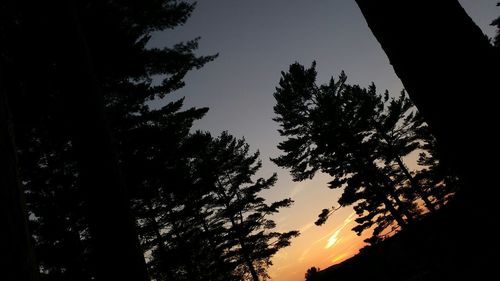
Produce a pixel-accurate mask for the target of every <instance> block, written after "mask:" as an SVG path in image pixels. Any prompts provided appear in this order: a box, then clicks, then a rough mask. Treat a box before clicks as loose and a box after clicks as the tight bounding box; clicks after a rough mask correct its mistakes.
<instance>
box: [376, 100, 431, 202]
mask: <svg viewBox="0 0 500 281" xmlns="http://www.w3.org/2000/svg"><path fill="white" fill-rule="evenodd" d="M388 96H389V93H388V92H387V91H386V93H385V102H386V103H387V102H388ZM376 122H377V125H376V129H375V138H377V142H378V143H379V149H380V151H379V152H380V156H381V158H382V159H383V161H384V164H385V165H386V167H387V170H388V171H387V172H388V173H389V174H392V178H393V180H394V181H397V182H399V184H400V185H403V186H405V185H406V186H407V187H406V189H411V190H409V192H406V195H409V196H410V199H412V198H411V197H412V196H413V195H418V197H420V198H421V199H422V200H423V201H424V204H425V206H426V208H427V209H428V210H429V211H435V207H434V204H433V203H432V202H431V198H430V196H429V194H427V193H426V192H425V191H424V190H423V188H422V187H421V186H420V184H419V183H418V181H417V180H416V179H415V177H414V175H412V173H411V171H410V170H409V169H408V167H406V165H405V163H404V161H403V157H406V156H408V155H409V154H410V153H412V152H415V151H416V150H417V149H419V148H423V145H424V144H425V141H426V140H429V139H431V138H432V136H431V135H430V132H429V130H428V128H427V126H426V124H425V123H424V121H423V119H422V118H421V117H420V114H419V113H418V112H417V111H416V108H415V106H414V105H413V103H412V102H411V100H410V99H409V98H408V97H407V95H406V93H405V92H404V91H402V92H401V94H400V96H399V97H398V98H397V99H391V100H390V102H389V105H388V106H387V108H386V110H385V112H383V113H381V114H380V116H378V117H377V121H376Z"/></svg>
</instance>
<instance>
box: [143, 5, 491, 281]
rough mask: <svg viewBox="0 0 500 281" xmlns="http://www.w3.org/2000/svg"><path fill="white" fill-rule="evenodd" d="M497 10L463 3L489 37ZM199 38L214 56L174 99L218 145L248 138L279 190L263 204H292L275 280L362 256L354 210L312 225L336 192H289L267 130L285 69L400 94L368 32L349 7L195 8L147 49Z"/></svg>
mask: <svg viewBox="0 0 500 281" xmlns="http://www.w3.org/2000/svg"><path fill="white" fill-rule="evenodd" d="M496 2H498V1H497V0H460V3H461V4H462V5H463V6H464V8H465V9H466V10H467V12H468V13H469V15H470V16H471V17H472V18H473V19H474V20H475V22H476V23H477V24H478V25H479V26H480V27H481V28H482V29H483V31H484V32H485V33H486V34H487V35H489V36H490V37H491V36H493V34H494V28H492V27H491V26H489V24H490V22H491V21H492V20H493V19H494V18H496V17H497V16H498V15H500V9H499V8H498V7H496V6H495V4H496ZM195 37H201V39H200V46H199V49H198V51H197V54H200V55H211V54H216V53H218V54H219V57H218V58H217V59H216V60H214V61H213V62H210V63H209V64H207V65H206V66H205V67H203V68H202V69H200V70H197V71H192V72H191V73H189V74H188V75H187V77H186V79H185V81H186V86H185V87H184V88H183V89H181V90H179V91H177V93H176V94H175V96H174V98H180V97H185V106H186V107H192V106H195V107H209V108H210V111H209V112H208V114H207V115H206V116H205V117H204V118H203V119H202V120H200V121H198V122H197V123H196V124H195V129H199V130H204V131H210V132H212V134H213V135H218V134H220V133H221V132H222V131H228V132H229V133H231V134H233V135H235V136H236V137H239V138H241V137H244V138H245V139H246V141H247V142H248V143H249V144H250V146H251V148H252V149H253V150H259V151H260V153H261V158H262V162H263V168H262V172H261V174H260V175H259V176H262V177H268V176H270V175H272V173H274V172H276V173H278V178H279V180H278V182H277V184H276V185H275V186H274V187H273V188H272V189H271V190H269V191H266V192H265V193H263V196H264V197H265V198H266V199H267V200H268V201H269V202H273V201H277V200H281V199H283V198H289V197H290V198H292V199H293V200H294V201H295V203H294V205H293V206H292V207H290V208H288V209H284V210H282V211H281V212H280V214H278V215H277V216H276V217H275V218H274V219H275V221H276V223H277V228H278V230H281V231H288V230H300V232H301V235H300V236H299V237H298V238H295V239H294V240H292V245H291V246H290V247H288V248H285V249H283V250H281V251H280V252H279V253H278V254H277V255H276V256H275V257H274V258H273V266H272V267H271V268H270V269H269V273H270V275H271V278H272V280H275V281H298V280H304V274H305V272H306V270H307V269H308V268H310V267H312V266H316V267H320V268H322V269H323V268H327V267H328V266H330V265H332V264H335V263H338V262H341V261H343V260H345V259H347V258H349V257H351V256H353V255H354V254H356V253H357V252H358V250H359V249H360V248H361V247H363V246H364V243H363V240H364V239H365V238H366V237H365V236H362V237H358V236H356V234H355V233H354V232H352V231H351V228H352V227H353V226H354V222H353V220H354V219H355V214H354V213H353V210H352V208H342V209H340V210H338V211H337V212H336V213H335V214H334V215H333V216H332V217H331V218H330V219H329V220H328V222H327V223H326V224H325V225H323V226H321V227H318V226H316V225H314V221H315V220H316V218H317V216H318V214H319V213H320V212H321V210H322V209H324V208H329V207H332V206H337V205H338V204H337V203H336V201H337V199H338V197H339V196H340V193H341V190H330V189H328V188H327V186H326V183H327V182H328V181H329V177H328V176H327V175H324V174H318V175H317V176H316V177H315V178H314V179H312V180H308V181H303V182H293V181H292V179H291V177H290V176H289V174H288V171H286V170H283V169H281V168H279V167H277V166H276V165H274V164H273V163H272V162H271V161H270V160H269V158H271V157H276V156H278V155H280V151H279V150H278V149H277V148H276V146H277V144H278V143H279V142H280V141H281V140H283V139H282V138H281V137H280V136H279V134H278V132H277V130H278V128H279V127H278V124H277V123H275V122H274V121H272V118H273V117H274V116H275V115H274V113H273V106H274V104H275V100H274V98H273V93H274V91H275V88H276V86H277V85H278V81H279V79H280V76H281V74H280V73H281V71H286V70H287V69H288V66H289V65H290V64H292V63H294V62H299V63H301V64H304V65H306V66H309V65H310V64H311V63H312V61H314V60H315V61H316V62H317V68H316V69H317V71H318V81H317V82H318V83H325V82H327V81H328V80H329V78H330V77H331V76H334V77H336V76H338V75H339V73H340V72H341V71H342V70H344V71H345V72H346V74H347V76H348V83H351V84H360V85H362V86H367V85H369V84H370V83H371V82H374V83H375V84H376V85H377V88H378V89H379V90H380V91H383V90H385V89H388V90H389V91H390V92H391V93H393V94H398V93H399V92H400V91H401V89H402V88H403V87H402V84H401V82H400V81H399V79H398V78H397V76H396V75H395V73H394V71H393V69H392V68H391V66H390V64H389V61H388V59H387V57H386V55H385V54H384V53H383V51H382V49H381V47H380V45H379V44H378V42H377V41H376V40H375V38H374V36H373V35H372V33H371V32H370V30H369V28H368V26H367V24H366V22H365V20H364V18H363V17H362V15H361V12H360V11H359V8H358V7H357V6H356V4H355V1H354V0H252V1H248V0H247V1H244V0H198V5H197V8H196V10H195V11H194V13H193V14H192V16H191V17H190V19H189V20H188V22H187V23H186V24H185V25H184V26H182V27H179V28H176V29H174V30H168V31H163V32H160V33H156V34H155V35H154V36H153V38H152V41H151V44H150V46H152V47H155V46H156V47H162V46H171V45H173V44H175V43H177V42H180V41H185V40H190V39H193V38H195Z"/></svg>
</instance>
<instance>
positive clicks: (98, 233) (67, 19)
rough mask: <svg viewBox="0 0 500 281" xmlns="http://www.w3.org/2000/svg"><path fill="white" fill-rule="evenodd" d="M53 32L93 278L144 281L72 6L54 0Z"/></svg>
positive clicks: (100, 99) (132, 224) (98, 97)
mask: <svg viewBox="0 0 500 281" xmlns="http://www.w3.org/2000/svg"><path fill="white" fill-rule="evenodd" d="M56 3H57V4H56V5H58V6H57V7H56V8H59V9H56V11H63V12H62V13H57V14H56V13H49V16H50V15H52V16H53V18H50V22H51V23H52V25H53V28H54V30H53V32H55V34H57V35H59V36H60V37H61V38H65V41H64V42H65V45H64V46H58V45H55V46H53V47H54V48H55V49H56V50H57V54H58V58H57V59H58V65H57V67H58V70H59V71H60V73H59V75H60V81H61V83H62V84H63V85H64V86H63V88H62V93H61V94H59V99H60V100H61V101H62V104H63V105H64V109H63V110H64V112H65V114H66V116H67V119H68V123H69V124H70V132H71V135H72V141H73V143H72V145H73V148H74V151H75V154H76V157H77V160H78V164H79V170H80V173H81V174H80V175H79V176H80V178H81V182H82V188H83V190H84V192H85V198H86V206H87V209H88V214H87V216H88V221H89V228H90V232H91V237H92V239H93V246H94V247H95V249H96V253H95V257H96V258H97V260H96V262H97V268H96V274H97V280H100V281H107V280H137V281H146V280H149V277H148V274H147V270H146V264H145V261H144V256H143V252H142V250H141V248H140V245H139V241H138V237H137V233H136V229H135V220H134V218H133V215H132V213H131V211H130V206H129V202H128V197H127V195H126V191H125V184H124V182H123V179H122V176H121V174H120V170H119V167H118V160H117V156H116V153H115V151H114V147H113V144H112V141H111V136H110V130H109V128H108V124H107V120H106V118H105V113H104V101H103V94H102V93H101V91H100V87H99V85H98V82H97V79H96V76H95V74H94V70H93V67H92V60H91V56H90V53H89V50H88V47H87V42H86V39H85V37H84V35H83V32H82V30H81V27H80V24H79V20H78V13H77V10H76V7H75V6H74V5H75V4H74V3H73V2H72V1H71V0H66V1H56Z"/></svg>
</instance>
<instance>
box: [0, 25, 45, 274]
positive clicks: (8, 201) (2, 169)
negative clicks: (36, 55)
mask: <svg viewBox="0 0 500 281" xmlns="http://www.w3.org/2000/svg"><path fill="white" fill-rule="evenodd" d="M1 28H2V26H0V32H1V31H2V30H1ZM0 35H2V34H1V33H0ZM0 38H1V37H0ZM4 56H5V53H4V52H3V50H2V49H0V155H1V157H0V220H1V222H2V230H0V241H1V246H0V249H1V252H2V260H3V262H2V263H3V264H2V267H1V271H2V273H1V274H2V279H3V280H8V281H14V280H20V281H36V280H38V272H37V271H38V270H37V266H36V262H35V257H34V253H33V249H32V242H31V237H30V233H29V231H28V212H27V210H26V204H25V200H24V194H23V188H22V185H21V181H20V178H19V173H18V162H17V155H16V145H15V142H14V134H13V133H14V131H13V128H12V120H11V116H10V110H9V106H8V102H7V95H6V93H5V92H6V91H7V86H6V79H5V76H4V75H5V68H4V67H5V63H4V61H3V57H4Z"/></svg>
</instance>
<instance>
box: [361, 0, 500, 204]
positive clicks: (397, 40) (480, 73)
mask: <svg viewBox="0 0 500 281" xmlns="http://www.w3.org/2000/svg"><path fill="white" fill-rule="evenodd" d="M356 2H357V3H358V6H359V7H360V9H361V11H362V13H363V15H364V17H365V19H366V21H367V23H368V26H369V27H370V29H371V30H372V32H373V34H374V35H375V37H376V38H377V40H378V41H379V42H380V44H381V45H382V48H383V50H384V51H385V53H386V54H387V56H388V58H389V61H390V63H391V64H392V66H393V67H394V70H395V72H396V74H397V75H398V76H399V78H400V79H401V81H402V82H403V84H404V86H405V88H406V90H407V91H408V94H409V95H410V97H411V98H412V100H413V101H414V102H415V104H416V106H417V107H418V109H419V111H420V112H421V113H422V115H423V116H424V118H425V120H426V121H427V122H428V124H429V126H430V128H431V130H432V132H433V134H434V135H435V136H436V139H437V140H438V144H439V149H440V151H441V153H442V155H443V157H444V160H445V161H446V162H447V163H448V165H451V166H452V167H453V168H454V169H455V170H456V171H457V174H459V176H460V177H461V178H462V180H463V181H464V183H465V186H467V188H468V190H466V191H465V192H466V193H467V194H468V195H471V196H473V197H474V196H475V197H476V198H478V197H479V196H480V197H481V199H482V200H489V198H491V199H494V198H495V196H490V195H487V194H486V193H485V192H477V191H476V192H474V190H473V188H471V187H476V188H481V189H484V188H488V189H489V190H494V189H495V188H494V187H497V186H498V183H497V182H496V181H495V177H496V173H497V172H496V171H497V170H498V162H492V161H491V159H498V156H499V149H498V147H497V144H496V143H495V142H496V141H497V138H496V137H494V134H495V131H496V127H497V121H495V120H498V117H497V115H498V113H497V112H498V108H497V103H496V102H494V98H495V96H496V95H497V94H498V92H499V88H498V83H499V80H498V77H500V74H499V69H500V68H498V67H495V65H498V61H499V60H498V57H497V55H496V54H495V52H494V50H493V48H492V47H491V45H490V43H489V41H488V39H487V37H486V36H485V35H484V34H483V33H482V32H481V30H480V29H479V27H477V26H476V24H475V23H474V22H473V21H472V19H471V18H470V17H469V16H468V15H467V14H466V12H465V11H464V9H463V8H462V7H461V6H460V4H459V3H458V1H457V0H439V1H435V0H421V1H401V0H378V1H373V0H356ZM495 161H496V160H495ZM486 163H488V164H486ZM485 194H486V196H485ZM482 200H474V199H472V198H469V201H471V202H472V201H482ZM478 205H479V204H478ZM486 205H490V204H482V206H486Z"/></svg>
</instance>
